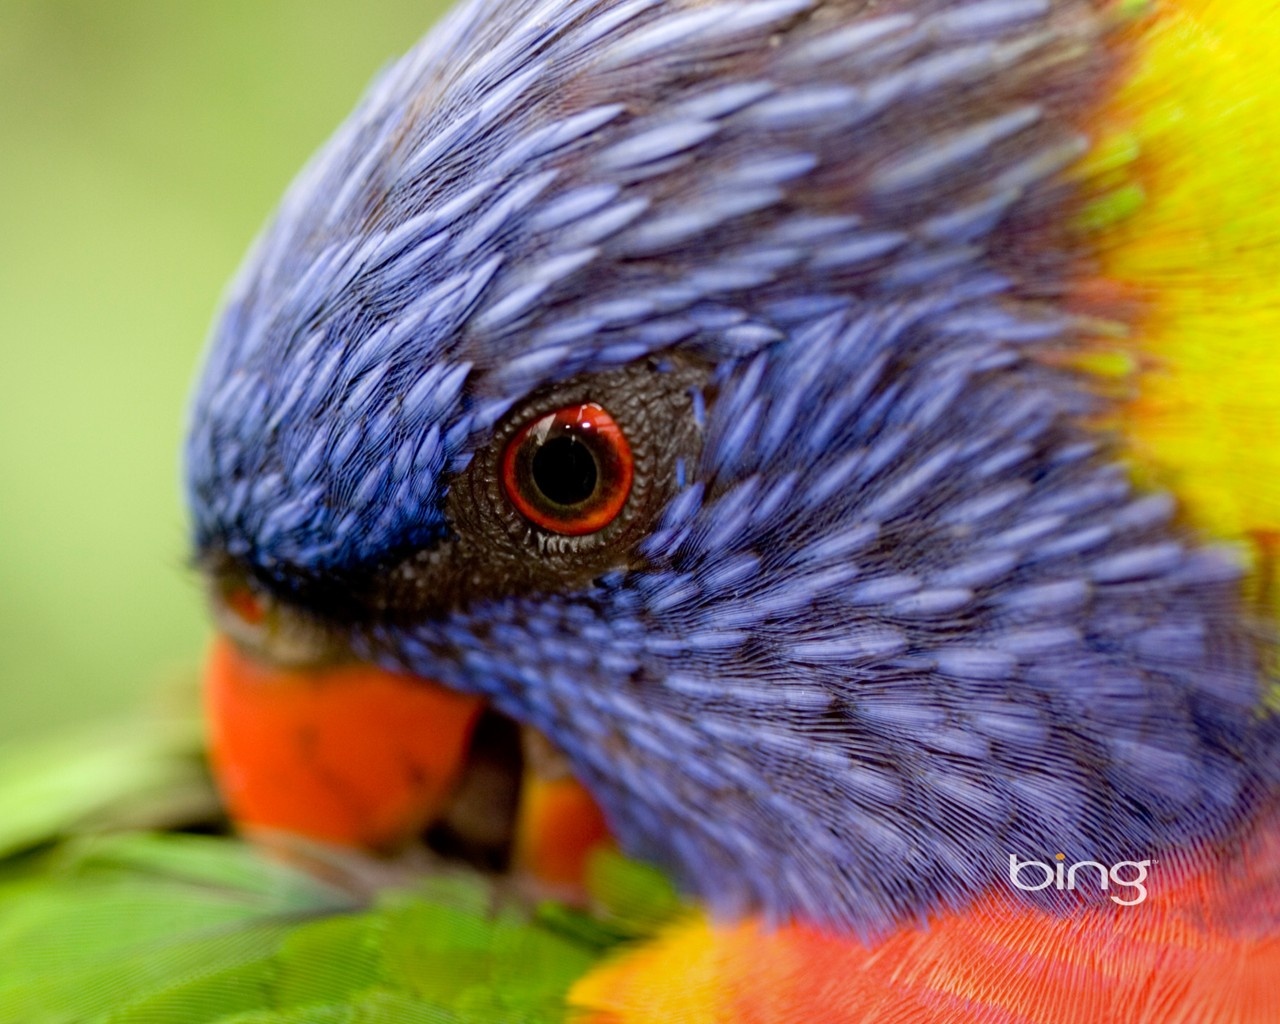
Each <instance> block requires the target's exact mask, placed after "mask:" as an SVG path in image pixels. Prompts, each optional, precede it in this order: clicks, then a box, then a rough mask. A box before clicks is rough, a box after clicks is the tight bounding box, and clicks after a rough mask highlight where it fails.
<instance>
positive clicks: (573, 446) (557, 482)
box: [531, 435, 599, 505]
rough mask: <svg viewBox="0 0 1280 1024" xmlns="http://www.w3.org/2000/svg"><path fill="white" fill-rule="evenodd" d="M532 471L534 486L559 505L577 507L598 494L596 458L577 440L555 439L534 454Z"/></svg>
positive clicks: (568, 438) (564, 437)
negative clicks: (596, 491) (596, 492)
mask: <svg viewBox="0 0 1280 1024" xmlns="http://www.w3.org/2000/svg"><path fill="white" fill-rule="evenodd" d="M531 468H532V471H533V482H534V485H535V486H536V487H537V488H538V490H539V491H541V492H542V496H543V497H544V498H546V499H547V500H548V501H550V502H554V503H555V504H557V505H577V504H580V503H581V502H584V501H586V500H587V499H588V498H590V497H591V495H592V494H594V493H595V489H596V479H597V478H598V476H599V471H598V470H597V469H596V460H595V456H593V455H592V454H591V449H590V448H588V447H587V446H586V445H585V444H583V443H582V442H581V441H580V440H578V438H576V437H573V436H563V435H562V436H560V437H553V438H551V439H550V440H549V441H547V442H546V443H545V444H543V445H542V447H541V448H539V449H538V450H537V451H536V452H535V453H534V455H533V465H532V467H531Z"/></svg>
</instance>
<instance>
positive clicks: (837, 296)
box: [186, 0, 1261, 934]
mask: <svg viewBox="0 0 1280 1024" xmlns="http://www.w3.org/2000/svg"><path fill="white" fill-rule="evenodd" d="M1113 31H1115V20H1114V18H1110V17H1108V16H1106V15H1105V14H1104V13H1103V12H1101V11H1100V9H1099V8H1098V7H1097V6H1096V5H1093V4H1088V3H1083V2H1071V0H1061V2H1052V3H1048V2H1046V3H999V4H989V3H988V4H975V5H968V6H965V5H955V4H947V3H933V2H912V3H905V2H895V3H889V4H881V5H866V4H863V3H856V2H818V0H768V2H763V3H759V2H753V3H745V2H730V0H723V2H715V3H701V2H698V3H695V2H673V3H658V2H655V0H626V2H623V0H559V2H544V3H535V2H531V0H522V2H514V3H512V2H505V0H504V2H502V3H498V2H496V0H474V2H469V3H466V4H465V5H464V6H463V7H462V8H461V9H459V10H458V11H456V12H455V13H454V14H452V15H451V16H450V17H449V18H448V19H447V20H446V21H445V22H444V23H443V24H442V25H441V26H440V27H439V28H437V29H436V30H435V31H434V32H433V33H432V34H431V35H430V36H429V37H428V38H427V39H426V40H425V41H424V42H423V43H422V44H420V45H419V46H418V47H417V48H416V49H415V50H413V51H412V52H411V53H410V54H409V55H408V56H406V57H405V58H404V59H402V60H401V61H399V62H398V63H396V64H394V65H393V66H392V67H390V68H389V69H388V70H387V71H385V72H384V73H383V74H382V75H381V76H380V77H379V78H378V79H377V80H376V81H375V82H374V84H373V85H372V87H371V88H370V91H369V93H368V94H367V96H366V97H365V98H364V100H363V101H362V102H361V104H360V105H359V106H358V108H357V109H356V110H355V112H354V113H353V114H352V115H351V117H350V119H349V120H348V121H347V122H346V123H345V124H344V125H343V126H342V127H341V128H340V129H339V131H338V132H337V134H336V135H335V136H334V137H333V139H332V140H331V141H330V142H329V143H328V144H327V145H326V146H325V147H324V148H323V149H322V150H321V152H320V153H319V154H318V155H317V156H316V157H315V159H314V160H313V161H312V162H311V163H310V165H309V166H308V167H307V168H306V169H305V170H304V171H303V173H302V175H301V176H300V177H299V179H298V180H297V182H296V183H295V184H294V185H293V186H292V188H291V189H290V190H289V192H288V194H287V196H286V197H285V199H284V201H283V203H282V205H281V208H280V210H279V212H278V213H277V215H276V217H275V219H274V220H273V221H272V223H271V224H270V225H269V226H268V228H267V229H266V231H265V232H264V234H263V235H262V236H261V238H260V239H259V240H258V242H257V243H256V245H255V247H254V249H253V251H252V253H251V254H250V256H249V257H248V260H247V262H246V264H245V266H244V268H243V270H242V271H241V273H240V275H239V277H238V278H237V280H236V281H235V283H234V284H233V286H232V288H231V291H230V294H229V296H228V298H227V300H226V304H225V309H224V311H223V313H222V315H221V317H220V319H219V321H218V324H217V327H216V330H215V333H214V337H213V340H212V345H211V349H210V351H209V353H208V356H207V359H206V363H205V367H204V371H203V375H202V377H201V379H200V382H199V385H198V389H197V391H196V395H195V399H194V405H193V413H192V419H191V426H190V432H189V438H188V443H187V449H186V466H187V469H186V474H187V492H188V496H189V504H190V508H191V514H192V519H193V524H194V527H193V535H194V546H195V549H196V552H197V557H198V560H199V562H200V564H201V565H202V566H203V567H204V569H205V571H206V572H207V574H208V576H209V578H210V580H211V585H212V591H213V594H214V605H215V610H216V615H217V617H218V620H219V622H220V623H221V624H222V625H223V627H224V629H225V631H226V632H227V633H228V634H230V635H231V638H232V641H233V643H234V647H233V648H232V647H225V648H222V650H223V654H222V655H221V657H222V658H223V659H224V661H223V664H224V668H225V667H226V666H227V665H229V664H231V662H235V663H236V665H240V664H241V662H243V663H244V664H251V663H257V664H265V665H271V666H274V669H273V671H275V672H278V673H279V672H282V673H285V674H288V673H294V674H295V675H297V674H299V673H301V674H303V675H305V674H307V673H317V672H328V673H330V674H331V675H332V674H334V673H337V674H338V675H340V676H341V677H342V681H341V683H340V684H335V685H340V686H347V687H349V688H350V691H349V692H350V694H351V700H350V702H349V703H348V704H344V705H343V706H344V707H346V708H348V711H347V712H340V713H339V714H340V716H341V715H342V714H352V715H355V716H356V717H359V716H360V715H361V714H367V715H368V716H369V719H370V721H371V722H375V720H376V722H375V724H374V726H373V728H374V731H375V737H377V736H379V735H380V736H381V739H378V738H375V740H374V742H373V743H372V744H371V745H370V748H369V750H368V751H366V753H365V754H362V755H360V756H362V757H366V758H371V759H374V760H376V758H377V757H378V756H379V754H378V751H379V750H382V749H384V748H386V747H388V746H390V745H392V744H393V742H399V740H393V739H391V737H392V736H393V735H395V736H397V737H399V736H402V735H404V734H413V735H416V736H419V737H431V739H430V741H429V742H430V743H431V744H436V745H438V746H439V750H441V751H443V753H442V754H441V755H440V758H439V760H440V762H441V764H444V763H445V762H449V761H451V760H453V759H454V755H455V754H456V753H457V751H458V750H460V749H462V748H463V747H465V746H466V743H467V742H468V740H467V737H468V736H469V735H470V730H472V729H473V728H475V723H476V721H477V720H478V716H479V715H480V714H481V712H480V710H479V709H480V708H481V706H482V705H483V707H485V708H488V709H492V711H493V712H494V713H496V714H498V715H500V716H502V717H503V718H504V719H508V720H512V721H515V722H518V723H521V724H522V725H524V726H527V727H529V728H531V729H533V730H536V731H537V732H538V733H540V734H541V735H543V736H545V737H546V738H547V739H549V740H550V742H551V743H552V744H553V745H554V747H555V748H556V749H557V750H558V751H559V753H560V754H561V755H562V756H563V757H564V758H566V759H567V762H568V764H569V765H571V767H572V771H573V773H574V775H575V776H576V777H577V779H578V780H580V782H581V783H582V784H583V785H584V786H585V787H586V788H587V789H588V790H589V791H590V792H591V794H592V795H593V796H594V798H595V799H596V801H598V803H599V805H600V806H601V808H602V809H603V812H604V815H605V818H606V819H607V821H608V824H609V827H610V830H611V832H612V833H613V835H614V836H615V837H616V838H617V840H618V842H619V843H620V844H621V845H622V847H623V848H624V849H625V850H626V851H628V852H630V853H633V854H636V855H638V856H641V857H645V858H648V859H651V860H654V861H656V862H658V863H659V864H661V865H663V866H664V867H666V868H668V869H669V870H671V871H672V872H673V874H674V875H675V876H676V877H677V878H678V879H679V880H680V881H681V882H682V883H683V884H684V885H685V886H686V887H688V888H689V889H690V890H691V891H693V892H695V893H697V894H698V895H699V896H701V897H702V898H703V899H704V900H705V901H706V902H707V904H708V905H709V906H710V907H711V908H712V909H713V910H714V911H716V912H718V913H721V914H726V915H732V914H738V913H743V912H748V911H758V912H761V913H763V914H764V915H765V916H766V917H769V918H771V919H775V920H782V919H787V918H794V917H799V918H805V919H809V920H813V921H817V922H819V923H822V924H825V925H829V926H833V927H840V928H853V929H857V930H859V931H861V932H863V933H865V934H874V933H876V932H879V931H882V930H883V929H884V928H886V927H888V926H890V925H892V924H894V923H897V922H900V921H902V920H905V919H918V918H920V917H922V916H924V915H926V914H928V913H929V912H930V911H931V910H933V909H935V908H937V907H939V906H943V905H955V904H959V903H963V902H964V901H966V900H968V899H969V898H971V897H972V896H973V895H974V894H975V893H976V892H978V891H981V890H983V889H985V888H988V887H990V886H991V885H993V884H994V883H995V882H996V880H997V878H998V876H999V875H1000V873H1001V872H1002V871H1003V870H1005V867H1006V866H1007V862H1008V861H1007V857H1008V854H1009V852H1016V853H1019V854H1026V855H1031V854H1047V855H1049V856H1050V857H1051V856H1052V854H1053V852H1054V851H1058V850H1066V851H1068V852H1069V853H1070V855H1071V856H1072V859H1081V858H1084V857H1089V858H1092V859H1097V860H1099V861H1102V862H1104V863H1110V862H1112V861H1114V860H1119V859H1144V858H1147V857H1149V856H1151V855H1153V854H1154V853H1155V852H1156V851H1159V850H1164V849H1167V848H1170V847H1184V846H1186V845H1187V844H1195V843H1199V842H1202V841H1208V840H1210V839H1212V838H1213V837H1214V836H1216V835H1218V834H1220V833H1221V832H1222V831H1223V830H1224V829H1225V828H1227V827H1228V826H1229V824H1230V823H1231V822H1232V821H1233V820H1234V819H1235V818H1236V817H1237V816H1238V814H1239V813H1240V808H1241V806H1242V805H1243V804H1245V803H1246V802H1247V801H1248V799H1249V796H1248V794H1249V793H1250V792H1251V791H1252V789H1253V788H1254V784H1255V783H1254V776H1253V769H1252V768H1251V767H1250V765H1251V758H1252V756H1253V755H1252V753H1251V751H1252V750H1253V747H1252V741H1251V739H1250V737H1251V735H1252V731H1251V730H1252V729H1253V726H1252V721H1253V719H1254V717H1255V715H1254V709H1255V708H1256V707H1257V705H1258V701H1259V695H1260V686H1261V683H1260V675H1261V673H1260V669H1259V653H1258V644H1257V642H1256V639H1255V636H1254V633H1253V631H1252V629H1251V627H1250V626H1249V624H1248V621H1247V620H1248V616H1247V614H1246V612H1245V610H1244V609H1243V606H1242V603H1241V599H1240V596H1239V589H1240V588H1239V584H1240V576H1241V570H1240V567H1239V565H1238V564H1237V562H1236V560H1234V559H1233V558H1232V557H1231V556H1230V555H1229V554H1228V553H1224V552H1223V551H1220V550H1217V549H1214V548H1212V547H1210V546H1208V545H1206V544H1205V543H1203V542H1202V541H1201V540H1200V539H1199V538H1198V537H1197V536H1196V535H1195V534H1194V533H1193V532H1192V531H1191V530H1190V528H1189V527H1188V526H1186V524H1185V523H1184V522H1183V520H1182V518H1181V517H1180V515H1179V513H1178V508H1177V505H1176V502H1175V501H1174V500H1173V499H1172V498H1170V497H1169V496H1168V495H1167V494H1165V493H1163V492H1160V491H1153V490H1143V489H1142V488H1140V487H1138V486H1137V485H1136V484H1135V483H1133V482H1132V480H1131V473H1130V470H1129V467H1128V466H1127V465H1126V464H1125V462H1124V452H1123V450H1122V447H1121V445H1120V444H1119V442H1118V441H1117V440H1116V439H1115V438H1110V437H1108V436H1107V435H1105V434H1104V433H1103V432H1102V431H1101V430H1100V429H1098V428H1097V426H1096V421H1097V420H1098V418H1099V417H1100V416H1101V414H1103V413H1105V411H1106V409H1107V405H1108V402H1109V401H1111V400H1112V398H1111V396H1109V395H1108V393H1107V392H1106V390H1105V389H1103V388H1100V387H1099V386H1097V385H1096V383H1095V382H1094V381H1093V380H1092V379H1091V378H1090V377H1089V376H1088V375H1087V374H1085V373H1081V372H1080V371H1079V370H1077V369H1074V368H1073V367H1072V366H1071V365H1070V361H1069V360H1066V359H1063V358H1060V357H1061V356H1062V355H1063V353H1068V354H1069V353H1071V352H1073V351H1078V350H1080V349H1082V348H1084V347H1085V346H1087V343H1088V339H1089V336H1090V331H1091V330H1094V329H1095V328H1096V322H1097V321H1096V317H1090V316H1086V315H1084V313H1087V312H1089V311H1088V310H1085V309H1083V308H1082V305H1081V300H1080V298H1079V295H1080V292H1081V291H1082V289H1080V288H1079V285H1080V282H1081V281H1082V280H1085V279H1086V278H1087V276H1088V273H1089V271H1088V267H1089V260H1090V249H1089V244H1088V240H1087V239H1085V238H1084V237H1083V236H1082V235H1081V233H1080V232H1079V231H1078V230H1077V228H1076V223H1077V221H1076V219H1075V218H1074V214H1075V213H1077V212H1078V211H1079V209H1080V208H1081V204H1082V203H1083V202H1084V201H1085V199H1087V195H1086V194H1085V193H1087V187H1086V186H1085V185H1084V184H1082V183H1081V182H1080V181H1079V180H1078V179H1076V178H1074V177H1073V176H1072V174H1071V168H1072V167H1073V165H1074V164H1075V163H1076V162H1077V161H1078V160H1079V158H1080V157H1081V155H1082V153H1083V152H1084V151H1085V150H1086V148H1087V138H1086V135H1087V133H1086V132H1085V129H1084V124H1085V122H1086V120H1087V117H1088V116H1089V112H1090V111H1091V110H1092V109H1093V106H1094V105H1096V103H1097V102H1098V93H1099V90H1101V89H1102V87H1103V84H1104V83H1105V82H1107V81H1108V80H1109V76H1112V75H1113V74H1114V73H1115V71H1116V65H1117V63H1118V62H1120V61H1121V60H1122V59H1123V56H1122V49H1123V48H1122V47H1117V46H1113V45H1110V43H1109V41H1108V40H1109V33H1112V32H1113ZM228 652H234V653H228ZM386 672H391V673H395V674H397V676H398V677H399V678H401V679H402V680H403V681H404V682H405V683H406V684H407V688H408V691H409V692H412V693H416V694H418V698H416V699H420V700H422V701H424V702H425V703H422V704H421V706H420V707H419V708H418V709H417V710H416V711H412V712H411V711H407V710H406V711H403V712H400V711H397V710H395V708H394V707H393V704H394V702H393V701H391V702H390V703H386V704H382V703H380V701H382V698H381V697H379V696H378V695H377V694H378V691H377V689H376V688H377V686H378V685H381V684H379V683H376V682H374V681H372V678H373V676H374V675H377V674H379V673H386ZM343 673H346V675H342V674H343ZM378 678H385V677H384V676H382V675H379V676H378ZM262 685H263V686H268V687H269V686H270V685H271V684H270V683H269V682H264V683H262ZM439 693H447V694H448V695H450V696H448V697H441V698H440V699H441V700H442V701H443V703H442V704H439V705H437V704H433V703H431V699H433V698H429V697H428V696H426V695H429V694H439ZM307 699H309V698H307ZM388 700H389V701H390V698H388ZM379 707H382V708H385V709H386V713H385V714H383V713H382V712H379V711H376V710H371V709H377V708H379ZM352 709H354V710H352ZM379 729H385V730H386V732H385V733H382V734H378V733H377V730H379ZM263 742H264V743H267V744H268V745H269V744H270V739H269V738H266V739H264V740H263ZM335 756H338V757H340V756H341V754H337V755H335ZM368 763H369V764H372V763H373V761H372V760H371V761H368ZM370 771H372V769H370ZM370 785H371V786H373V788H374V789H377V788H378V787H379V786H386V787H391V788H395V787H394V785H393V784H392V783H390V782H383V783H378V782H377V781H376V780H372V781H370ZM445 788H447V786H445V785H443V784H441V785H440V786H438V787H436V789H433V791H432V792H433V794H434V795H436V796H438V795H439V793H440V792H443V790H444V789H445ZM402 795H403V794H402ZM284 802H285V803H288V802H289V798H288V797H287V796H286V797H285V798H284ZM1012 895H1014V896H1017V897H1018V898H1025V899H1031V900H1036V899H1048V898H1062V896H1063V894H1061V893H1056V894H1054V893H1050V894H1048V895H1047V896H1046V895H1045V894H1024V893H1014V894H1012Z"/></svg>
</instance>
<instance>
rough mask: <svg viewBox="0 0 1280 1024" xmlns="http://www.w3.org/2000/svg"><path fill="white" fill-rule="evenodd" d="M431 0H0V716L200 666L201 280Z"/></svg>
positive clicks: (75, 702) (207, 312)
mask: <svg viewBox="0 0 1280 1024" xmlns="http://www.w3.org/2000/svg"><path fill="white" fill-rule="evenodd" d="M442 6H443V5H442V4H441V3H436V2H431V0H426V2H424V0H381V2H380V3H378V4H363V3H351V2H350V0H344V2H331V0H322V2H317V0H230V2H228V0H223V2H220V3H216V4H199V3H180V2H174V0H113V2H111V3H103V2H102V0H0V741H3V740H6V739H11V738H13V737H16V736H20V735H30V734H36V733H39V732H41V731H43V730H47V729H49V728H51V727H53V726H54V725H57V724H62V723H72V722H83V721H87V720H91V719H100V718H110V717H112V716H117V715H121V714H125V713H127V711H128V710H129V709H130V708H131V707H134V706H136V705H138V704H139V703H140V702H143V701H145V700H147V699H148V695H149V694H155V693H157V692H161V691H162V690H163V689H164V688H165V686H166V684H171V683H174V682H176V681H178V680H180V679H182V678H183V677H184V676H185V677H191V676H193V675H194V673H195V669H196V666H197V665H198V663H199V658H200V652H201V646H202V642H203V625H202V609H201V595H200V589H199V586H198V585H197V581H196V580H195V578H194V577H193V576H192V574H191V573H190V572H188V571H187V569H186V568H185V564H184V562H185V557H186V552H185V550H184V529H185V527H184V520H183V512H182V506H181V500H180V494H179V485H178V449H179V441H180V437H181V432H182V420H183V408H184V404H185V400H186V395H187V391H188V389H189V387H190V383H191V380H192V375H193V372H194V368H195V365H196V361H197V358H198V355H199V352H200V350H201V347H202V345H203V341H204V338H205V335H206V333H207V331H208V328H209V323H210V321H211V319H212V316H213V313H214V310H215V308H216V304H217V300H218V296H219V294H220V293H221V290H222V288H223V286H224V284H225V282H226V281H227V280H228V278H229V277H230V276H231V274H232V272H233V271H234V269H235V267H236V264H237V263H238V261H239V259H240V256H241V254H242V253H243V252H244V251H245V249H246V248H247V246H248V244H249V242H250V240H251V239H252V237H253V235H254V234H255V233H256V232H257V229H258V228H259V226H260V225H261V223H262V222H263V220H264V219H265V218H266V216H267V215H268V213H269V212H270V210H271V208H272V206H273V205H274V204H275V201H276V199H277V198H278V197H279V195H280V193H281V192H282V191H283V189H284V187H285V185H286V184H287V183H288V181H289V179H290V178H291V177H292V175H293V174H294V172H295V171H296V170H297V169H298V168H299V167H301V165H302V163H303V161H304V160H305V159H306V157H307V156H308V155H309V154H310V153H311V151H312V150H313V149H315V147H316V146H318V145H319V144H320V142H321V141H323V139H324V138H325V136H326V135H328V133H329V132H330V131H331V130H332V129H333V128H334V127H335V126H336V125H337V123H338V121H339V120H340V119H341V118H342V116H343V115H344V114H345V113H346V112H347V111H348V110H350V109H351V107H352V106H353V105H354V103H355V101H356V99H357V97H358V95H359V93H360V91H361V89H362V88H363V86H364V85H365V83H366V82H367V81H368V80H369V79H370V77H371V76H372V75H373V73H374V72H375V71H376V70H377V69H378V68H379V67H380V66H382V65H383V64H384V63H385V62H386V61H387V60H389V59H391V58H392V57H394V56H396V55H397V54H399V53H400V52H402V51H403V50H405V49H407V48H408V47H409V46H410V45H411V44H412V43H413V42H414V40H415V39H417V37H418V36H419V35H420V34H421V33H422V32H423V30H424V29H425V28H426V27H427V26H428V25H429V24H430V23H431V21H433V20H434V18H435V17H436V16H437V15H438V13H439V11H440V9H441V8H442Z"/></svg>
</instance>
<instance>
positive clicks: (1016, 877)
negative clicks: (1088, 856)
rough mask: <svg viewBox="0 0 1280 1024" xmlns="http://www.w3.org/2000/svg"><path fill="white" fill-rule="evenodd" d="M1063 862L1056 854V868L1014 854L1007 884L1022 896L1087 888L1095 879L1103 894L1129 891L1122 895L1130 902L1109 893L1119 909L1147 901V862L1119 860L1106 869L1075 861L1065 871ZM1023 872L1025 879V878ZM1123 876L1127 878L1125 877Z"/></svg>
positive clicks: (1085, 861)
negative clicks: (1085, 885)
mask: <svg viewBox="0 0 1280 1024" xmlns="http://www.w3.org/2000/svg"><path fill="white" fill-rule="evenodd" d="M1066 859H1067V855H1066V854H1065V853H1059V854H1056V855H1055V856H1054V860H1055V861H1056V863H1055V864H1046V863H1045V862H1044V861H1039V860H1022V859H1020V858H1019V857H1018V855H1017V854H1016V853H1011V854H1009V882H1010V884H1012V885H1013V887H1014V888H1015V889H1021V890H1022V891H1023V892H1039V891H1040V890H1041V889H1047V888H1049V886H1051V885H1052V886H1053V887H1054V888H1055V889H1058V890H1059V891H1062V890H1064V889H1067V890H1074V889H1075V888H1076V883H1077V882H1081V884H1090V883H1091V882H1092V881H1093V880H1094V879H1095V878H1096V879H1097V883H1098V887H1099V888H1100V889H1103V890H1104V891H1106V890H1110V889H1111V888H1112V887H1117V888H1124V889H1127V890H1131V891H1130V892H1126V893H1125V895H1127V896H1132V898H1131V899H1124V898H1122V897H1121V896H1119V895H1116V894H1115V893H1110V899H1111V901H1112V902H1113V903H1119V904H1120V905H1121V906H1122V907H1132V906H1135V905H1136V904H1138V903H1141V902H1142V901H1143V900H1145V899H1146V898H1147V887H1146V881H1147V869H1148V868H1149V867H1151V864H1152V862H1151V861H1149V860H1122V861H1119V862H1118V863H1116V864H1113V865H1111V867H1109V868H1108V867H1106V866H1105V865H1103V864H1099V863H1098V862H1097V861H1096V860H1081V861H1076V863H1074V864H1072V865H1070V866H1069V867H1068V866H1067V865H1066V864H1065V863H1064V862H1065V861H1066ZM1023 872H1027V873H1028V875H1026V876H1024V874H1023ZM1122 872H1123V874H1122ZM1126 875H1129V876H1130V877H1125V876H1126ZM1028 876H1029V877H1030V879H1031V881H1029V882H1028V881H1027V880H1026V879H1027V877H1028ZM1135 893H1136V895H1135Z"/></svg>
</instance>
